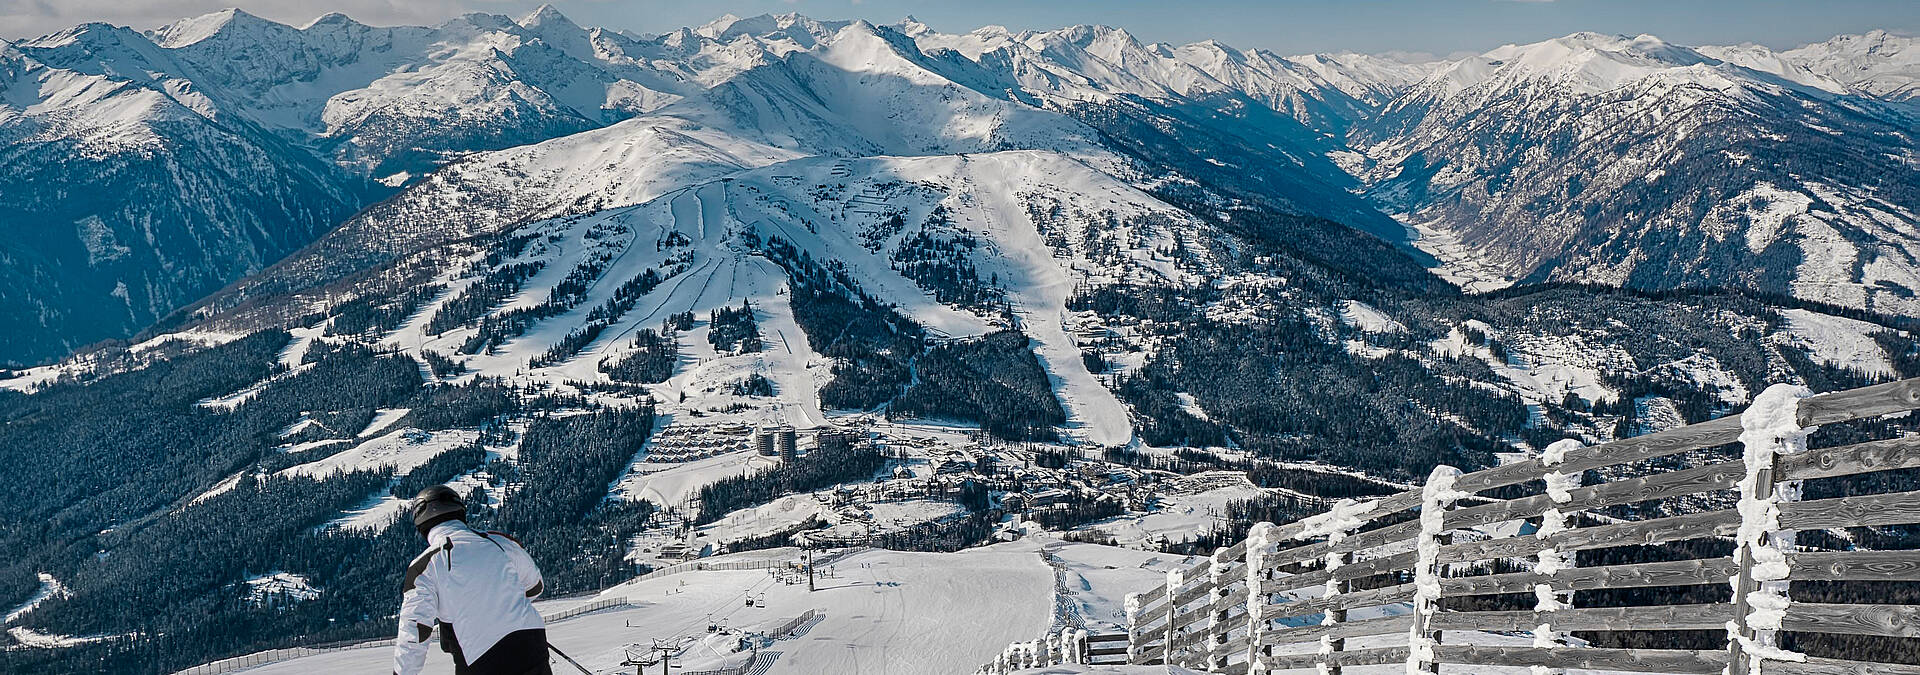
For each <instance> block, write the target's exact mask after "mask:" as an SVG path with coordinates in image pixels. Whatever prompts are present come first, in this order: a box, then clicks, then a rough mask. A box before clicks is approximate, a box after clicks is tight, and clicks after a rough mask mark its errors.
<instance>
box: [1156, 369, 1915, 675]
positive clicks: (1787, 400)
mask: <svg viewBox="0 0 1920 675" xmlns="http://www.w3.org/2000/svg"><path fill="white" fill-rule="evenodd" d="M1807 394H1808V392H1806V391H1805V390H1804V389H1800V388H1798V387H1790V386H1786V385H1775V386H1774V387H1773V388H1770V389H1768V390H1767V391H1766V392H1765V393H1763V394H1761V395H1760V396H1758V397H1756V402H1755V404H1754V405H1753V406H1752V407H1751V408H1749V409H1748V410H1747V411H1746V412H1745V413H1743V414H1741V415H1736V416H1729V417H1724V418H1720V419H1715V420H1712V421H1709V422H1704V423H1701V424H1694V425H1691V426H1686V427H1681V428H1676V429H1671V430H1668V431H1663V432H1659V433H1654V434H1649V435H1645V436H1639V437H1635V438H1628V439H1624V440H1619V441H1614V442H1611V443H1607V444H1604V445H1598V446H1592V447H1581V446H1580V445H1579V444H1578V443H1577V442H1572V441H1562V442H1560V443H1556V444H1554V445H1553V446H1550V447H1549V448H1547V449H1545V450H1544V451H1543V452H1540V453H1537V454H1535V455H1533V456H1531V457H1529V458H1527V459H1525V460H1522V461H1517V462H1512V463H1508V464H1503V465H1501V466H1496V467H1493V468H1489V469H1484V470H1480V471H1475V472H1472V473H1466V474H1461V473H1460V472H1459V471H1457V470H1453V469H1451V468H1449V467H1444V466H1443V467H1440V468H1438V469H1436V470H1435V471H1434V473H1433V474H1432V475H1431V476H1430V477H1429V479H1428V481H1427V484H1426V485H1425V486H1423V487H1421V488H1420V489H1415V490H1409V491H1406V492H1402V493H1399V494H1394V495H1389V496H1385V497H1381V498H1377V499H1372V500H1368V501H1352V500H1342V501H1341V502H1340V503H1339V504H1336V505H1335V506H1334V507H1333V508H1332V509H1330V510H1329V511H1328V512H1326V513H1323V514H1320V515H1316V516H1313V517H1310V518H1306V519H1302V520H1300V521H1296V522H1293V523H1289V524H1286V525H1279V526H1275V525H1272V524H1266V523H1262V524H1259V525H1256V526H1255V527H1254V528H1253V530H1252V532H1251V534H1250V535H1249V536H1248V537H1247V539H1246V540H1245V541H1242V542H1240V543H1238V544H1235V545H1233V546H1231V547H1228V548H1224V549H1221V550H1220V551H1218V552H1216V554H1215V555H1213V556H1212V557H1211V558H1210V559H1208V560H1207V561H1204V562H1202V563H1201V564H1199V565H1196V566H1194V567H1192V568H1188V569H1183V570H1176V571H1174V572H1172V573H1170V574H1169V575H1168V579H1167V583H1166V584H1165V585H1163V586H1161V587H1159V588H1155V589H1153V590H1151V591H1147V592H1145V593H1137V594H1132V595H1129V596H1128V599H1127V613H1128V621H1129V628H1128V634H1129V639H1128V654H1127V662H1129V663H1134V664H1172V665H1179V666H1184V667H1188V668H1194V669H1199V670H1203V671H1207V672H1213V673H1227V674H1239V673H1248V672H1250V671H1266V670H1281V669H1292V668H1317V669H1319V670H1321V671H1322V672H1323V673H1329V674H1331V675H1338V674H1339V673H1340V671H1341V669H1342V668H1343V667H1348V666H1362V665H1381V664H1405V666H1406V668H1407V672H1409V673H1415V672H1422V671H1424V672H1431V673H1438V672H1439V669H1440V665H1441V664H1460V665H1463V666H1477V665H1478V666H1483V665H1499V666H1535V668H1533V669H1532V670H1533V672H1534V673H1536V674H1538V673H1546V672H1553V671H1554V670H1556V669H1566V668H1578V669H1596V670H1612V671H1630V672H1664V673H1702V674H1707V673H1720V672H1723V671H1724V672H1728V673H1732V674H1733V675H1920V666H1914V665H1899V664H1890V663H1878V662H1871V661H1854V660H1837V659H1827V658H1812V657H1807V656H1805V655H1804V654H1801V653H1796V652H1792V651H1787V650H1785V649H1782V648H1781V647H1780V643H1779V641H1778V640H1779V633H1780V632H1781V631H1789V632H1795V633H1821V634H1839V635H1845V634H1851V635H1871V636H1885V637H1892V638H1913V637H1920V607H1917V606H1913V605H1900V604H1827V603H1814V602H1792V601H1790V600H1789V597H1788V594H1787V590H1788V584H1789V583H1791V582H1795V581H1819V582H1833V581H1842V582H1852V581H1916V580H1920V551H1913V550H1865V549H1862V548H1857V547H1856V548H1852V549H1851V550H1838V551H1835V550H1816V549H1813V548H1811V547H1800V546H1796V545H1795V531H1796V530H1824V529H1836V528H1848V527H1855V528H1858V527H1876V526H1886V525H1898V524H1913V523H1920V490H1917V491H1910V492H1884V493H1872V494H1868V493H1865V492H1866V490H1864V489H1851V490H1849V491H1848V492H1847V493H1846V496H1839V497H1832V498H1825V499H1812V500H1801V498H1800V497H1801V488H1802V485H1801V482H1802V481H1805V480H1809V479H1819V478H1832V477H1839V476H1853V475H1857V474H1864V473H1870V472H1877V471H1888V470H1894V469H1910V468H1916V467H1920V438H1898V439H1893V440H1880V441H1872V442H1863V443H1858V444H1853V445H1843V446H1839V447H1828V448H1820V449H1811V450H1809V449H1807V448H1806V445H1807V443H1806V439H1807V434H1808V433H1810V432H1811V431H1812V427H1817V426H1819V425H1833V424H1838V423H1842V422H1848V421H1853V420H1865V419H1871V418H1876V417H1880V416H1884V415H1889V414H1893V413H1904V412H1907V411H1911V410H1914V409H1917V408H1920V379H1914V380H1904V381H1899V382H1893V383H1889V384H1883V385H1875V386H1870V387H1865V388H1861V389H1854V390H1849V391H1842V392H1835V393H1828V394H1822V395H1818V396H1810V397H1808V396H1807ZM1722 446H1731V447H1732V449H1733V450H1734V452H1732V453H1729V452H1727V451H1725V450H1716V449H1718V448H1721V447H1722ZM1683 453H1684V454H1685V456H1681V455H1683ZM1728 457H1733V458H1734V459H1733V460H1732V461H1713V459H1714V458H1718V459H1720V460H1724V459H1726V458H1728ZM1660 458H1667V459H1664V460H1662V459H1660ZM1585 476H1605V477H1607V479H1605V480H1598V481H1596V482H1595V484H1591V485H1588V484H1585V482H1586V481H1585V480H1584V479H1583V477H1585ZM1829 483H1831V481H1829ZM1863 484H1867V482H1866V481H1854V482H1848V483H1846V485H1847V486H1857V485H1863ZM1903 486H1904V487H1911V484H1910V483H1907V484H1905V485H1903ZM1895 489H1897V488H1895ZM1490 491H1491V492H1492V494H1479V493H1487V492H1490ZM1662 500H1665V501H1662ZM1682 500H1685V501H1686V503H1687V504H1689V505H1690V506H1686V507H1682V508H1663V509H1655V510H1653V511H1654V513H1655V515H1653V516H1651V517H1644V518H1642V519H1635V517H1637V516H1636V514H1634V513H1630V512H1626V511H1622V509H1626V508H1628V507H1630V506H1632V505H1636V504H1643V503H1646V502H1656V501H1660V502H1661V503H1663V504H1667V505H1672V504H1675V503H1676V502H1679V501H1682ZM1596 511H1597V512H1596ZM1608 511H1611V512H1612V515H1608V513H1607V512H1608ZM1588 512H1593V513H1588ZM1643 512H1644V511H1643ZM1623 513H1625V514H1626V515H1624V516H1623V515H1621V514H1623ZM1668 513H1681V514H1683V515H1661V514H1668ZM1695 540H1699V541H1695ZM1683 541H1686V542H1693V543H1696V544H1697V543H1700V542H1705V543H1707V544H1715V545H1717V546H1718V548H1719V549H1720V550H1726V549H1728V548H1731V550H1732V553H1731V555H1728V556H1726V557H1718V558H1715V557H1694V556H1692V555H1677V554H1676V553H1675V552H1676V551H1679V550H1681V549H1678V548H1677V547H1676V548H1669V549H1667V553H1666V555H1664V556H1659V557H1661V558H1662V559H1659V560H1656V561H1653V562H1641V561H1634V562H1628V563H1624V564H1609V565H1606V566H1595V567H1580V566H1578V565H1577V564H1576V561H1577V559H1578V552H1580V551H1597V550H1598V549H1609V548H1616V547H1626V546H1632V545H1640V544H1662V543H1673V542H1683ZM1704 548H1706V547H1705V546H1694V547H1692V548H1691V550H1701V549H1704ZM1637 550H1639V551H1642V552H1643V553H1644V552H1645V551H1646V549H1637ZM1696 555H1705V554H1696ZM1674 557H1678V558H1682V559H1677V560H1676V559H1668V558H1674ZM1687 558H1692V559H1687ZM1596 559H1599V558H1598V557H1597V556H1596ZM1712 585H1718V586H1719V587H1720V589H1722V590H1719V591H1717V592H1718V593H1719V594H1720V596H1719V597H1721V598H1730V601H1722V602H1708V603H1705V604H1669V605H1660V606H1605V607H1600V606H1596V607H1576V606H1574V605H1573V603H1572V602H1570V601H1571V600H1572V596H1573V593H1574V592H1577V591H1604V590H1608V589H1649V588H1654V587H1695V588H1692V590H1694V591H1712V590H1714V589H1711V588H1708V589H1701V588H1697V587H1701V586H1712ZM1729 587H1730V588H1729ZM1909 588H1911V587H1909ZM1673 590H1675V589H1671V588H1669V589H1667V591H1673ZM1678 590H1682V591H1684V590H1687V589H1678ZM1640 592H1643V591H1630V593H1640ZM1621 595H1623V594H1615V596H1616V597H1618V596H1621ZM1668 595H1669V597H1671V595H1672V594H1671V593H1669V594H1668ZM1701 595H1705V593H1694V594H1693V595H1692V597H1694V598H1698V597H1700V596H1701ZM1855 595H1856V596H1857V595H1859V594H1858V593H1856V594H1855ZM1909 597H1911V596H1909ZM1897 600H1898V598H1893V597H1891V596H1881V597H1877V598H1875V599H1873V600H1869V601H1870V602H1871V601H1880V602H1891V601H1897ZM1608 604H1628V603H1608ZM1645 630H1667V631H1673V630H1694V631H1703V630H1704V631H1720V632H1722V633H1724V634H1725V638H1724V642H1718V641H1716V642H1713V643H1712V644H1713V645H1716V647H1715V648H1711V649H1647V648H1603V647H1594V646H1588V645H1590V644H1591V643H1589V642H1586V641H1582V640H1572V639H1568V636H1567V635H1566V634H1565V631H1645ZM1605 635H1616V636H1617V635H1619V634H1617V633H1608V634H1605ZM1692 635H1693V636H1694V638H1695V639H1696V641H1698V640H1700V639H1701V638H1700V637H1699V636H1700V635H1701V634H1699V633H1694V634H1692ZM1706 635H1707V636H1708V637H1706V638H1704V639H1705V640H1717V639H1718V638H1714V637H1712V636H1713V635H1716V634H1715V633H1707V634H1706ZM1643 637H1648V636H1645V635H1643ZM1798 637H1799V636H1796V638H1798ZM1443 638H1444V639H1443ZM1640 644H1649V643H1647V642H1642V643H1640ZM1665 644H1672V643H1671V642H1667V643H1665ZM1720 644H1724V645H1725V646H1724V647H1717V645H1720ZM1914 644H1916V643H1912V642H1909V643H1907V645H1909V647H1907V648H1915V647H1912V645H1914ZM1695 646H1702V645H1699V644H1696V645H1695Z"/></svg>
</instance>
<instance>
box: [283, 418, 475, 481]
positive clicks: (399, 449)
mask: <svg viewBox="0 0 1920 675" xmlns="http://www.w3.org/2000/svg"><path fill="white" fill-rule="evenodd" d="M479 439H480V432H478V431H473V430H470V429H450V430H446V431H421V430H419V429H412V428H407V429H400V430H398V431H392V432H388V433H387V434H385V435H382V436H378V437H375V438H372V439H369V440H366V441H363V442H361V443H360V444H359V445H355V446H354V447H353V448H352V449H350V450H345V451H342V452H340V453H337V454H334V455H331V456H329V457H327V458H326V459H322V460H319V461H315V462H308V463H306V464H299V465H295V466H293V467H289V468H287V469H283V470H281V471H280V474H279V475H284V476H306V477H309V478H325V477H327V476H330V475H333V474H336V473H343V472H348V471H366V470H392V471H395V472H398V473H402V474H404V473H406V472H408V471H411V470H413V468H414V467H417V466H420V465H421V464H425V463H427V461H428V460H431V459H433V458H434V457H435V456H437V455H439V454H440V453H442V452H445V451H447V450H451V449H453V448H456V447H460V446H463V445H468V444H471V443H473V442H475V441H477V440H479Z"/></svg>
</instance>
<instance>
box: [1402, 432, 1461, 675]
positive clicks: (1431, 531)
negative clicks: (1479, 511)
mask: <svg viewBox="0 0 1920 675" xmlns="http://www.w3.org/2000/svg"><path fill="white" fill-rule="evenodd" d="M1460 476H1461V473H1460V470H1459V469H1456V468H1453V467H1451V466H1447V465H1445V464H1442V465H1439V466H1436V467H1433V472H1432V473H1430V474H1428V475H1427V482H1426V484H1425V485H1424V486H1422V487H1421V497H1420V535H1419V539H1418V542H1417V543H1416V546H1417V547H1418V551H1419V554H1420V560H1422V561H1433V560H1438V559H1439V557H1440V534H1441V533H1442V532H1444V531H1445V530H1446V526H1445V524H1444V519H1445V516H1446V510H1447V507H1448V506H1449V505H1451V504H1452V503H1453V502H1455V501H1458V500H1460V499H1461V498H1463V497H1467V496H1470V495H1469V494H1468V493H1465V492H1461V491H1459V490H1455V489H1454V487H1453V484H1454V481H1456V480H1459V478H1460ZM1440 567H1441V566H1440V565H1439V564H1438V563H1426V564H1421V565H1419V566H1417V567H1415V568H1414V575H1413V585H1414V592H1413V606H1414V608H1415V610H1416V611H1417V612H1422V613H1423V614H1431V613H1432V612H1434V611H1435V609H1434V608H1435V607H1436V606H1438V605H1439V602H1440V594H1441V589H1440V572H1441V569H1440ZM1426 628H1427V627H1426V626H1423V625H1419V624H1417V623H1416V624H1415V625H1414V626H1413V627H1412V628H1409V629H1408V630H1407V646H1408V652H1407V675H1419V673H1421V672H1423V670H1424V668H1423V664H1424V663H1426V662H1430V661H1432V660H1433V646H1434V644H1435V640H1434V639H1433V638H1432V637H1430V636H1428V635H1427V634H1426V633H1425V630H1426Z"/></svg>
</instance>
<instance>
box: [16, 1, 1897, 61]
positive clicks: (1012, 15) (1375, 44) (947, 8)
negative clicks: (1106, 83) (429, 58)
mask: <svg viewBox="0 0 1920 675" xmlns="http://www.w3.org/2000/svg"><path fill="white" fill-rule="evenodd" d="M538 4H539V0H0V37H5V38H9V39H18V38H22V37H32V36H37V35H41V34H44V33H48V32H53V31H57V30H61V29H64V28H67V27H69V26H72V25H75V24H78V23H82V22H87V21H106V22H109V23H114V24H120V25H128V26H133V27H134V28H138V29H147V28H152V27H155V26H158V25H161V24H164V23H167V22H170V21H173V20H176V19H180V18H184V17H189V16H197V15H200V14H205V13H207V12H212V11H217V10H219V9H223V8H226V7H232V6H237V7H240V8H241V9H244V10H246V11H248V12H251V13H253V14H257V15H259V16H263V17H266V18H269V19H274V20H277V21H282V22H286V23H290V24H294V25H305V24H306V23H307V22H309V21H311V20H313V18H315V17H316V16H318V15H320V14H322V13H325V12H330V11H337V12H342V13H345V14H347V15H348V16H351V17H353V18H355V19H358V20H360V21H362V22H365V23H370V24H376V25H393V24H430V23H437V22H439V21H443V20H445V19H448V18H451V17H453V16H456V15H458V14H461V13H464V12H473V11H479V12H491V13H498V14H508V15H512V16H520V15H522V14H524V13H526V12H527V11H529V10H531V9H532V8H533V7H535V6H537V5H538ZM552 4H553V5H554V6H555V7H557V8H559V9H560V11H561V12H563V13H565V14H566V15H567V16H569V17H571V18H573V19H574V20H575V21H576V22H578V23H580V24H582V25H597V26H605V27H608V28H616V29H628V30H632V31H635V32H642V33H659V32H665V31H669V30H673V29H675V28H678V27H681V26H697V25H700V24H703V23H706V22H708V21H710V20H712V19H713V18H715V17H718V16H719V15H721V14H723V13H728V12H731V13H734V14H737V15H740V16H752V15H755V14H762V13H781V12H799V13H801V14H805V15H808V16H811V17H814V18H819V19H855V18H864V19H869V20H871V21H873V22H875V23H893V22H896V21H899V20H900V19H901V18H903V17H905V16H907V15H913V16H914V17H915V18H918V19H919V20H921V21H923V22H925V23H927V24H929V25H931V26H933V27H934V28H935V29H938V30H941V31H946V32H966V31H969V30H972V29H974V28H977V27H979V26H983V25H987V24H999V25H1003V26H1007V27H1009V28H1012V29H1015V30H1021V29H1046V28H1058V27H1061V26H1067V25H1073V24H1082V23H1099V24H1106V25H1111V26H1119V27H1121V28H1125V29H1127V30H1128V31H1129V32H1131V33H1133V34H1134V35H1135V36H1137V37H1139V38H1140V39H1142V40H1144V41H1158V42H1173V43H1186V42H1195V41H1199V40H1205V39H1208V38H1212V39H1217V40H1220V41H1222V42H1225V43H1228V44H1231V45H1234V46H1237V47H1242V48H1256V47H1257V48H1263V49H1271V50H1273V51H1277V52H1281V53H1287V54H1295V53H1307V52H1331V51H1358V52H1367V53H1381V52H1394V51H1398V52H1419V53H1428V54H1436V55H1442V56H1445V55H1450V54H1460V53H1465V52H1480V51H1485V50H1487V49H1490V48H1493V47H1497V46H1499V45H1502V44H1508V43H1526V42H1535V41H1538V40H1543V39H1547V38H1552V37H1557V36H1560V35H1565V34H1567V33H1572V32H1576V31H1597V32H1602V33H1620V34H1627V35H1638V34H1640V33H1651V34H1654V35H1658V36H1660V37H1662V38H1664V39H1666V40H1668V41H1671V42H1677V43H1681V44H1694V45H1700V44H1737V43H1743V42H1754V43H1759V44H1762V45H1766V46H1769V47H1774V48H1787V47H1794V46H1798V45H1801V44H1805V43H1808V42H1817V41H1820V40H1824V39H1826V38H1828V37H1832V36H1834V35H1838V34H1841V33H1859V32H1864V31H1867V30H1871V29H1875V28H1879V29H1886V30H1890V31H1893V32H1896V33H1901V34H1907V35H1912V34H1916V33H1920V0H1799V1H1787V0H1746V1H1741V0H961V1H954V0H701V1H693V2H687V1H673V0H552Z"/></svg>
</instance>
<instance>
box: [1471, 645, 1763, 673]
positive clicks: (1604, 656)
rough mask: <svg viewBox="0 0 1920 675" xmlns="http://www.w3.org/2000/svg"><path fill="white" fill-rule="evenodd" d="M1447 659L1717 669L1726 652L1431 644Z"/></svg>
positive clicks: (1631, 669)
mask: <svg viewBox="0 0 1920 675" xmlns="http://www.w3.org/2000/svg"><path fill="white" fill-rule="evenodd" d="M1434 653H1435V655H1436V656H1437V658H1440V659H1441V660H1443V661H1444V662H1446V663H1464V664H1474V665H1501V666H1546V667H1549V668H1580V669H1586V670H1618V671H1626V672H1636V673H1700V674H1702V675H1704V674H1707V673H1718V672H1720V671H1722V670H1724V669H1726V667H1727V653H1726V652H1722V651H1704V650H1692V649H1601V648H1595V647H1586V648H1579V649H1567V648H1557V647H1492V646H1482V645H1442V646H1438V647H1435V648H1434Z"/></svg>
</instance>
